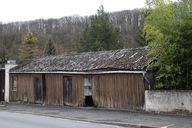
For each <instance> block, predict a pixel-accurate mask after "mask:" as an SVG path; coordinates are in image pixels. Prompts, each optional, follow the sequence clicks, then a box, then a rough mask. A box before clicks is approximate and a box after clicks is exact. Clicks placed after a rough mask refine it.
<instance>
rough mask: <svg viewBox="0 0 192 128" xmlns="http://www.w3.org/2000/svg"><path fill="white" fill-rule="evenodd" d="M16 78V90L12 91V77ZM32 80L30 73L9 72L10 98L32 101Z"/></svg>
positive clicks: (12, 99)
mask: <svg viewBox="0 0 192 128" xmlns="http://www.w3.org/2000/svg"><path fill="white" fill-rule="evenodd" d="M13 76H15V77H16V78H17V91H12V77H13ZM33 82H34V80H33V75H31V74H11V75H10V100H11V101H24V100H28V101H29V102H32V103H34V100H35V99H34V94H35V93H34V83H33Z"/></svg>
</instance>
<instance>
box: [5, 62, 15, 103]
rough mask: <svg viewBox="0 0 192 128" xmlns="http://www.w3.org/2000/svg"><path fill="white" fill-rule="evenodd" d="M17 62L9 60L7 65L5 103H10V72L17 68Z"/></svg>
mask: <svg viewBox="0 0 192 128" xmlns="http://www.w3.org/2000/svg"><path fill="white" fill-rule="evenodd" d="M16 66H17V64H16V61H14V60H9V61H8V62H7V64H5V101H6V102H9V82H10V81H9V70H10V69H12V68H14V67H16Z"/></svg>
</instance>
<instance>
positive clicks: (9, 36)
mask: <svg viewBox="0 0 192 128" xmlns="http://www.w3.org/2000/svg"><path fill="white" fill-rule="evenodd" d="M109 17H110V21H111V22H112V23H113V25H114V26H116V27H118V28H119V29H120V31H121V34H122V38H123V43H124V47H126V48H127V47H138V46H140V45H141V44H140V43H139V41H138V37H139V34H138V33H139V28H140V26H142V25H143V22H144V11H143V10H141V9H140V10H139V9H138V10H131V11H130V10H125V11H119V12H113V13H110V14H109ZM90 18H91V16H90V17H88V16H87V17H80V16H69V17H62V18H60V19H47V20H44V19H39V20H33V21H26V22H13V23H8V24H2V23H1V24H0V56H3V55H5V56H6V57H7V58H8V59H16V60H18V59H19V57H18V53H19V47H20V44H21V42H22V39H23V36H24V34H25V33H26V32H32V33H34V35H35V36H36V37H37V38H38V49H39V51H43V50H44V48H45V45H46V43H47V42H48V41H49V39H51V40H52V42H53V43H54V45H55V46H56V50H57V53H58V54H62V53H65V52H75V51H76V48H77V46H78V43H79V41H80V38H81V36H82V33H83V31H84V29H85V28H86V26H87V25H89V24H90Z"/></svg>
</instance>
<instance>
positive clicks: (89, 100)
mask: <svg viewBox="0 0 192 128" xmlns="http://www.w3.org/2000/svg"><path fill="white" fill-rule="evenodd" d="M93 105H94V104H93V98H92V96H85V106H93Z"/></svg>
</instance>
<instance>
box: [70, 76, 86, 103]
mask: <svg viewBox="0 0 192 128" xmlns="http://www.w3.org/2000/svg"><path fill="white" fill-rule="evenodd" d="M83 85H84V76H83V75H73V76H72V92H73V93H72V97H73V101H72V103H73V105H74V106H83V104H84V99H85V97H84V86H83Z"/></svg>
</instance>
